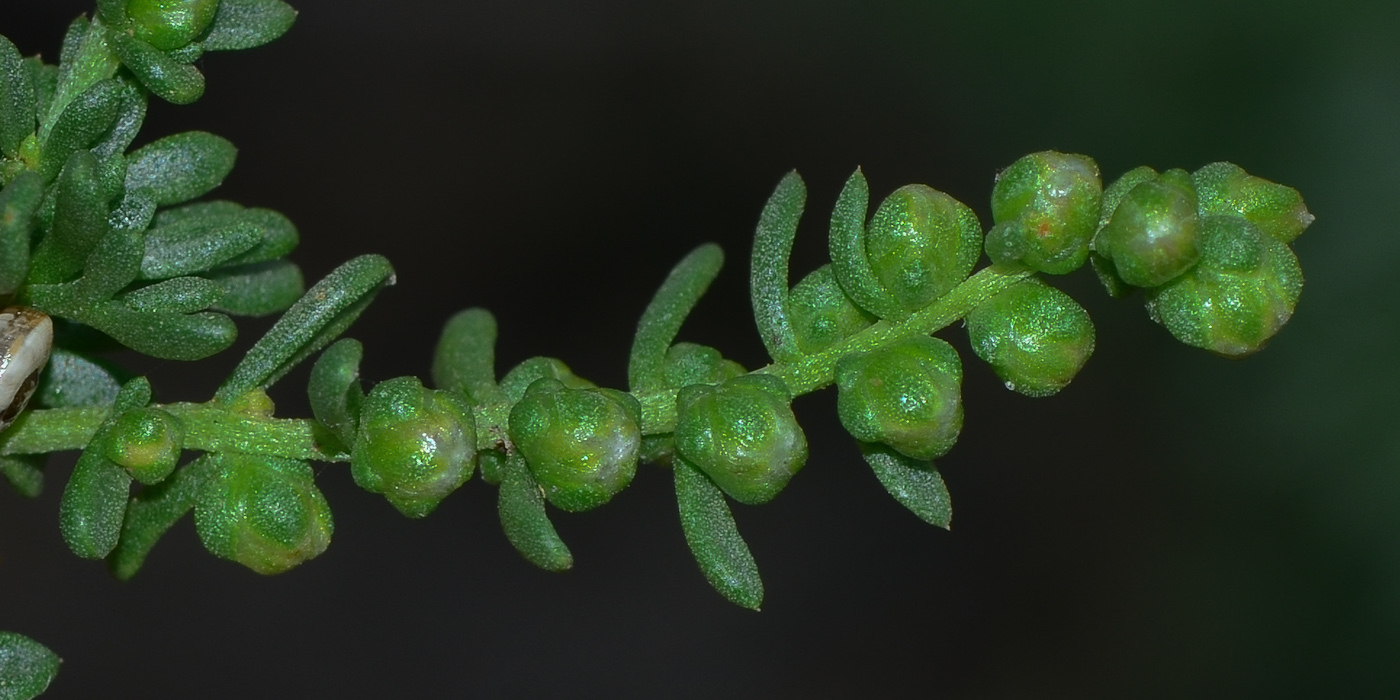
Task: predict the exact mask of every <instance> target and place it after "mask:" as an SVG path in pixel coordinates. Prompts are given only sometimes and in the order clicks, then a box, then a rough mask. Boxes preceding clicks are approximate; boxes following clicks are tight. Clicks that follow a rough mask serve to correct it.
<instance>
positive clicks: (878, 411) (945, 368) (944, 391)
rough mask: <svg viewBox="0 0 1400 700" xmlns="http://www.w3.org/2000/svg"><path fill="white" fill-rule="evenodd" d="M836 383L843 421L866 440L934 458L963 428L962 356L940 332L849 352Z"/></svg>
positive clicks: (941, 452)
mask: <svg viewBox="0 0 1400 700" xmlns="http://www.w3.org/2000/svg"><path fill="white" fill-rule="evenodd" d="M836 386H837V387H838V390H839V393H838V394H837V403H836V407H837V411H838V413H839V415H840V417H841V424H842V425H844V426H845V427H846V430H847V431H849V432H850V433H851V435H853V436H855V438H856V439H857V440H860V441H862V442H877V443H882V444H884V445H888V446H889V447H891V448H894V449H895V450H898V451H899V452H900V453H902V454H904V455H905V456H908V457H911V458H913V459H921V460H930V459H937V458H938V457H942V456H943V455H944V454H946V453H947V452H948V450H949V449H951V448H952V447H953V443H955V442H957V440H958V433H959V432H961V431H962V423H963V408H962V362H961V361H960V360H959V359H958V353H957V351H956V350H954V349H953V346H951V345H949V344H947V343H945V342H943V341H942V340H939V339H937V338H930V337H928V336H920V337H917V338H911V339H909V340H906V341H904V342H902V343H900V344H898V345H893V346H890V347H886V348H882V349H880V350H873V351H871V352H866V353H860V354H856V355H848V356H846V357H844V358H842V359H841V361H840V362H838V363H837V365H836Z"/></svg>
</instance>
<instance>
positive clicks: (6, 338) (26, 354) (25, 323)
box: [0, 306, 53, 430]
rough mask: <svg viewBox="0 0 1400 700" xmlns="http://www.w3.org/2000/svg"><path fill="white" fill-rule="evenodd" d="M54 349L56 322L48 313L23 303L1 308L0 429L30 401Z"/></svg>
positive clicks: (12, 420)
mask: <svg viewBox="0 0 1400 700" xmlns="http://www.w3.org/2000/svg"><path fill="white" fill-rule="evenodd" d="M52 350H53V321H50V320H49V317H48V315H47V314H44V313H42V312H39V311H35V310H34V309H27V308H24V307H20V306H10V307H7V308H5V309H4V310H0V430H4V429H5V428H8V427H10V424H11V423H13V422H14V421H15V418H17V417H18V416H19V414H20V412H21V411H23V410H24V406H25V404H27V403H29V397H31V396H33V395H34V388H35V387H37V386H38V385H39V375H40V374H41V373H43V371H44V365H46V364H48V362H49V353H50V352H52Z"/></svg>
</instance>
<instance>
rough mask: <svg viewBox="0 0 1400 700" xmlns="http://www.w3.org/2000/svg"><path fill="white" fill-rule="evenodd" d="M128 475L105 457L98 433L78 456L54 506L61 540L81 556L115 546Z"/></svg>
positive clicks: (102, 552) (103, 441) (103, 552)
mask: <svg viewBox="0 0 1400 700" xmlns="http://www.w3.org/2000/svg"><path fill="white" fill-rule="evenodd" d="M130 491H131V475H130V474H127V473H126V470H125V469H122V468H121V467H119V466H117V465H116V464H114V463H113V462H112V461H111V460H109V459H107V455H106V437H105V433H104V432H99V433H98V435H97V436H95V437H94V438H93V440H92V442H90V443H88V446H87V449H85V450H83V454H82V456H81V457H79V458H78V464H77V466H75V467H73V474H72V476H71V477H69V479H68V485H67V486H66V487H65V488H64V489H63V498H62V500H60V501H59V506H58V527H59V532H61V533H62V535H63V541H64V542H66V543H67V544H68V548H69V549H71V550H72V551H73V553H74V554H76V555H78V556H80V557H82V558H84V559H102V558H103V557H106V556H107V555H108V554H110V553H111V552H112V549H113V548H115V547H116V546H117V539H118V538H119V536H120V535H121V528H122V518H123V517H124V516H125V514H126V499H127V496H128V494H129V493H130Z"/></svg>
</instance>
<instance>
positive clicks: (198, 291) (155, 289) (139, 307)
mask: <svg viewBox="0 0 1400 700" xmlns="http://www.w3.org/2000/svg"><path fill="white" fill-rule="evenodd" d="M223 295H224V288H223V287H221V286H219V283H218V282H213V281H210V280H207V279H204V278H203V277H176V278H174V279H168V280H165V281H164V282H158V283H156V284H152V285H149V286H146V287H142V288H140V289H137V290H134V291H131V292H128V293H126V294H123V295H122V296H121V300H122V302H123V303H125V304H126V306H127V308H129V309H131V310H132V311H141V312H160V311H172V312H176V313H182V314H188V313H194V312H195V311H203V310H204V309H207V308H209V307H210V306H213V305H214V304H215V303H216V302H218V301H219V299H220V298H221V297H223Z"/></svg>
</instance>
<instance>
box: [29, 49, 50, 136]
mask: <svg viewBox="0 0 1400 700" xmlns="http://www.w3.org/2000/svg"><path fill="white" fill-rule="evenodd" d="M24 72H25V74H26V75H28V76H29V82H30V83H31V84H32V85H34V118H35V119H43V118H44V115H46V114H48V113H49V107H51V106H52V105H53V99H54V94H55V93H57V92H58V66H55V65H53V64H49V63H44V62H43V61H42V60H41V59H40V58H39V57H38V56H30V57H29V58H26V59H24ZM36 136H37V134H36Z"/></svg>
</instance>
